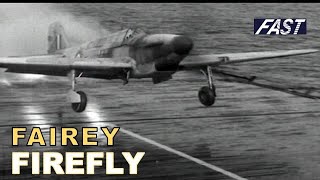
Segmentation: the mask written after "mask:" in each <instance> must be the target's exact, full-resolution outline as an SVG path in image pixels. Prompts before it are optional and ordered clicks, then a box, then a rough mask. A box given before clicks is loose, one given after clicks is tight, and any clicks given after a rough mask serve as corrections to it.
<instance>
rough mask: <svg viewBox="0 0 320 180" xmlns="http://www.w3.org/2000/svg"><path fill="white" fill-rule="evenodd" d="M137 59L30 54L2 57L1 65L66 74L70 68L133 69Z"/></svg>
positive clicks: (87, 69) (27, 71) (10, 67)
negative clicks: (27, 55)
mask: <svg viewBox="0 0 320 180" xmlns="http://www.w3.org/2000/svg"><path fill="white" fill-rule="evenodd" d="M134 66H135V61H134V60H133V59H131V58H129V57H124V58H64V57H61V56H30V57H8V58H0V67H2V68H7V72H16V73H33V74H44V75H57V76H65V75H67V74H68V72H69V71H70V70H79V71H96V72H99V71H106V70H118V69H119V70H121V69H132V68H133V67H134Z"/></svg>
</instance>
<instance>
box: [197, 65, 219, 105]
mask: <svg viewBox="0 0 320 180" xmlns="http://www.w3.org/2000/svg"><path fill="white" fill-rule="evenodd" d="M201 72H202V73H203V74H204V75H205V76H206V78H207V80H208V86H203V87H202V88H200V90H199V92H198V98H199V101H200V102H201V104H203V105H205V106H211V105H212V104H214V102H215V99H216V88H215V86H214V84H213V75H212V69H211V67H210V66H208V67H207V72H205V71H203V70H201Z"/></svg>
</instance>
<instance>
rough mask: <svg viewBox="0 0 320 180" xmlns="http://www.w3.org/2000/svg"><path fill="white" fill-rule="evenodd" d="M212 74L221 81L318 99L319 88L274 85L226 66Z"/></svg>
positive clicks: (319, 95)
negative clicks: (219, 77)
mask: <svg viewBox="0 0 320 180" xmlns="http://www.w3.org/2000/svg"><path fill="white" fill-rule="evenodd" d="M212 72H213V73H214V74H215V75H218V76H221V77H222V79H220V80H222V81H230V82H238V83H244V84H251V85H254V86H259V87H263V88H267V89H272V90H276V91H281V92H285V93H288V94H293V95H296V96H300V97H305V98H310V99H320V88H316V87H306V86H301V85H298V86H297V85H295V86H294V85H290V83H289V84H288V83H276V82H273V80H269V79H266V78H260V77H256V76H252V75H250V74H248V73H244V72H238V71H237V70H234V69H230V68H228V67H226V66H223V67H217V68H214V69H212Z"/></svg>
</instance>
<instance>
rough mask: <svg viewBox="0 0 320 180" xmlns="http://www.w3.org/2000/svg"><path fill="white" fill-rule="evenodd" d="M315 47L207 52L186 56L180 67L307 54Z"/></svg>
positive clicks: (196, 66) (215, 64)
mask: <svg viewBox="0 0 320 180" xmlns="http://www.w3.org/2000/svg"><path fill="white" fill-rule="evenodd" d="M317 51H318V50H317V49H301V50H281V51H264V52H247V53H229V54H209V55H195V56H187V57H186V58H185V59H184V60H183V61H181V62H180V65H179V67H180V69H182V70H184V69H195V68H201V67H205V66H219V65H225V64H233V63H241V62H249V61H257V60H263V59H271V58H277V57H287V56H294V55H300V54H309V53H315V52H317Z"/></svg>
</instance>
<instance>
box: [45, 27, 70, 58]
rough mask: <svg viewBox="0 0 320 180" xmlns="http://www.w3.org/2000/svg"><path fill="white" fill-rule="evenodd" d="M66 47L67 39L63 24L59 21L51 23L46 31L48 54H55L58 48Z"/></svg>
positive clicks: (67, 44) (67, 45)
mask: <svg viewBox="0 0 320 180" xmlns="http://www.w3.org/2000/svg"><path fill="white" fill-rule="evenodd" d="M68 47H69V41H68V39H67V37H66V34H65V32H64V28H63V26H62V25H61V24H60V23H59V22H54V23H52V24H51V25H50V26H49V31H48V54H55V53H56V52H57V51H58V50H61V49H65V48H68Z"/></svg>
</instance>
